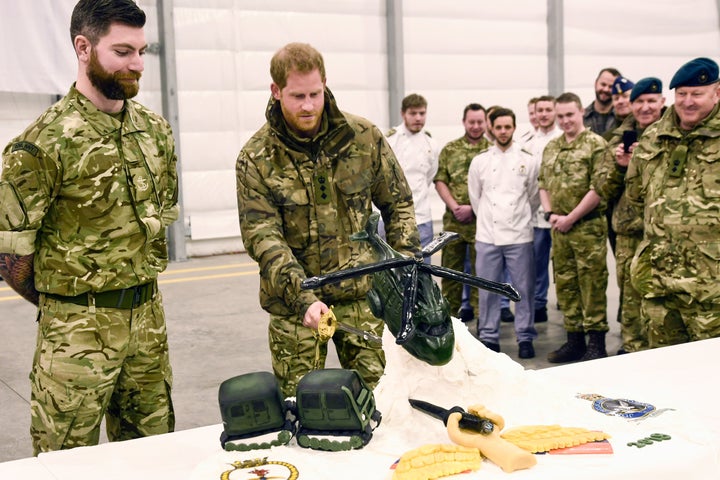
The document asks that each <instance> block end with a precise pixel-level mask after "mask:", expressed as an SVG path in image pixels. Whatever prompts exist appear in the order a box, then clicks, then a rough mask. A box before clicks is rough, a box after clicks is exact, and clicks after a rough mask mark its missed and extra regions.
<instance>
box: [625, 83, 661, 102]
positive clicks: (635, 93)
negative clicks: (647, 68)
mask: <svg viewBox="0 0 720 480" xmlns="http://www.w3.org/2000/svg"><path fill="white" fill-rule="evenodd" d="M645 93H662V82H661V81H660V79H659V78H655V77H646V78H643V79H642V80H638V82H637V83H636V84H635V86H634V87H633V89H632V92H631V93H630V101H631V102H634V101H635V99H637V98H638V97H639V96H640V95H643V94H645Z"/></svg>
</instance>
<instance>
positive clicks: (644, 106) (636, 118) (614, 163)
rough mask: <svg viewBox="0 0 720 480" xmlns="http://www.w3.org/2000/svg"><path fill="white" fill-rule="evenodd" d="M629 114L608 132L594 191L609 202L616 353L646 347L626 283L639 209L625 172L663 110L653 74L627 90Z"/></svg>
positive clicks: (638, 236)
mask: <svg viewBox="0 0 720 480" xmlns="http://www.w3.org/2000/svg"><path fill="white" fill-rule="evenodd" d="M627 93H628V96H629V99H630V110H631V112H630V114H629V115H628V116H627V118H625V120H624V121H623V123H622V124H621V125H620V126H619V127H618V128H616V129H615V130H613V131H612V135H610V136H609V138H608V147H607V149H606V151H605V157H604V159H603V166H602V170H603V172H604V174H603V175H601V176H600V178H601V180H600V181H599V182H598V184H597V185H596V188H597V192H598V194H599V195H600V196H602V197H603V198H604V199H605V200H606V201H607V202H608V205H612V211H611V223H612V225H611V226H612V229H613V231H614V232H615V234H616V245H615V273H616V276H617V283H618V286H619V289H620V305H619V307H620V310H619V312H618V320H620V322H621V325H620V332H621V336H622V348H621V349H620V350H619V351H618V354H620V353H627V352H637V351H640V350H645V349H647V343H648V342H647V332H646V331H645V328H644V324H643V322H642V321H641V318H640V302H641V296H640V294H639V293H638V291H637V290H635V288H634V287H633V286H632V284H631V283H630V262H631V261H632V258H633V255H634V254H635V250H636V249H637V246H638V245H639V244H640V242H641V241H642V238H643V219H642V212H641V211H639V210H637V209H636V208H635V206H634V205H632V204H631V203H630V202H629V201H628V198H627V195H626V192H625V173H626V171H627V167H628V163H629V162H630V157H631V153H630V152H631V151H632V149H633V145H634V144H635V141H634V140H633V136H635V137H639V136H641V135H642V134H643V132H644V131H645V129H646V128H647V127H648V126H650V125H651V124H653V123H655V122H656V121H658V120H659V119H660V117H661V116H662V113H663V111H664V108H665V107H664V105H665V97H663V95H662V82H661V81H660V79H658V78H655V77H648V78H643V79H642V80H640V81H638V82H637V83H636V84H635V86H634V87H632V90H631V91H629V92H627Z"/></svg>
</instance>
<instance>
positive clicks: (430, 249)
mask: <svg viewBox="0 0 720 480" xmlns="http://www.w3.org/2000/svg"><path fill="white" fill-rule="evenodd" d="M459 238H460V234H459V233H455V232H440V233H439V234H438V236H437V237H435V239H433V241H432V242H430V243H428V244H427V245H425V248H423V249H422V256H423V257H431V256H432V255H433V254H434V253H435V252H437V251H438V250H440V249H441V248H443V247H444V246H445V245H447V244H448V243H450V242H453V241H455V240H457V239H459Z"/></svg>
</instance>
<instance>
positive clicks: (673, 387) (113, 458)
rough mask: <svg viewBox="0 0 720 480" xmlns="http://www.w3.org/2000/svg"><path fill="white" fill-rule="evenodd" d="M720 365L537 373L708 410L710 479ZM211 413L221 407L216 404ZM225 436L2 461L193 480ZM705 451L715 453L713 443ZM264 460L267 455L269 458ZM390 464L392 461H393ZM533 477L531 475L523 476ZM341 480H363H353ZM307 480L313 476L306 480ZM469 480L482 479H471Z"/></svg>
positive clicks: (611, 365) (74, 477) (682, 352)
mask: <svg viewBox="0 0 720 480" xmlns="http://www.w3.org/2000/svg"><path fill="white" fill-rule="evenodd" d="M718 365H720V338H719V339H711V340H704V341H700V342H693V343H687V344H682V345H676V346H672V347H665V348H661V349H656V350H650V351H645V352H638V353H634V354H629V355H622V356H614V357H608V358H605V359H601V360H594V361H590V362H583V363H576V364H570V365H564V366H559V367H554V368H549V369H545V370H539V371H536V372H533V374H534V375H536V376H539V377H540V378H542V379H546V380H547V381H548V382H554V383H562V384H566V385H572V386H573V388H576V389H577V390H578V391H586V392H596V393H600V394H605V395H608V396H613V395H621V392H626V391H633V392H635V393H636V394H638V393H639V394H640V395H638V396H641V397H642V398H638V400H642V399H643V398H647V399H653V401H654V403H655V404H656V405H657V406H658V407H663V406H664V405H668V406H669V405H682V406H683V408H686V409H688V410H692V411H698V412H703V415H704V416H705V417H704V418H707V425H708V426H709V427H711V428H710V430H709V431H710V434H711V435H713V436H714V439H715V442H714V443H715V446H716V448H715V463H714V464H713V463H712V461H711V462H710V463H709V464H708V465H707V466H706V470H705V471H706V472H707V474H708V476H707V478H720V433H718V432H720V428H719V427H718V426H720V409H718V408H717V406H716V403H717V401H718V398H720V385H719V383H718V380H717V378H718V377H717V369H718ZM208 408H217V407H216V406H215V405H211V406H208ZM381 428H382V426H381ZM221 431H222V426H221V425H211V426H207V427H202V428H196V429H191V430H185V431H179V432H175V433H171V434H166V435H158V436H154V437H148V438H142V439H138V440H131V441H126V442H116V443H104V444H101V445H97V446H93V447H81V448H75V449H72V450H63V451H57V452H49V453H43V454H40V455H39V456H38V457H36V458H27V459H22V460H17V461H11V462H5V463H0V478H2V479H25V478H30V479H33V480H43V479H52V480H85V479H87V480H91V479H92V480H97V479H103V480H108V479H123V480H125V479H129V478H132V479H134V480H137V479H152V480H164V479H167V480H170V479H172V480H177V479H184V478H189V476H190V474H191V472H193V471H194V470H195V469H196V467H197V466H198V465H199V464H201V463H202V462H203V461H206V460H207V459H208V458H211V457H213V456H214V455H217V454H218V453H220V452H221V450H220V444H219V440H218V439H219V436H220V433H221ZM703 448H707V445H705V446H704V447H703ZM302 451H303V452H306V454H307V455H315V456H317V457H316V458H323V457H324V456H327V458H328V459H330V458H332V457H331V456H332V455H333V454H332V453H325V452H314V451H308V450H302ZM353 454H355V456H356V458H357V459H358V464H362V461H363V457H366V458H367V456H369V455H374V454H373V453H372V452H371V451H363V450H357V451H356V452H353ZM318 455H319V456H318ZM257 456H262V452H260V453H258V455H257ZM711 457H712V455H711ZM387 460H388V462H390V463H391V460H392V459H390V458H388V459H387ZM338 468H340V466H338ZM662 468H663V465H658V469H662ZM327 472H328V475H327V477H325V478H328V479H329V478H337V476H339V475H338V472H339V470H334V469H333V464H332V461H331V460H329V461H328V469H327ZM525 472H526V473H527V474H528V475H523V473H525ZM525 472H517V474H513V475H515V477H516V478H552V477H553V476H552V475H550V476H548V477H544V475H542V474H541V471H540V470H537V471H534V469H533V470H528V471H525ZM531 472H532V474H531ZM491 473H495V472H493V471H491V470H488V469H485V467H483V469H481V470H480V471H479V472H478V473H477V474H476V475H477V478H492V477H493V475H490V474H491ZM501 474H502V472H501ZM518 474H519V475H518ZM502 475H504V474H502ZM341 476H344V477H345V478H355V477H352V476H348V475H347V474H342V475H341ZM583 476H585V475H583ZM232 478H236V477H232ZM237 478H241V477H237ZM242 478H245V477H242ZM301 478H309V477H302V476H301ZM367 478H370V477H367ZM373 478H375V477H373ZM388 478H389V476H388ZM462 478H465V476H463V477H462ZM467 478H476V477H475V475H467ZM498 478H500V477H499V476H498ZM560 478H565V477H562V476H561V477H560Z"/></svg>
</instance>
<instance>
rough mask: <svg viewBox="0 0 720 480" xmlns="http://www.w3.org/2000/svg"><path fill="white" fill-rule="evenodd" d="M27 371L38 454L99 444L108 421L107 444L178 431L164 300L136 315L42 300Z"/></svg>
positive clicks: (157, 299) (145, 306)
mask: <svg viewBox="0 0 720 480" xmlns="http://www.w3.org/2000/svg"><path fill="white" fill-rule="evenodd" d="M39 308H40V310H39V318H38V321H39V325H38V336H37V347H36V350H35V358H34V360H33V368H32V372H31V373H30V385H31V397H30V409H31V422H30V434H31V436H32V442H33V450H34V452H35V455H37V454H38V453H40V452H47V451H51V450H60V449H68V448H73V447H78V446H84V445H96V444H97V443H98V440H99V437H100V424H101V422H102V419H103V416H104V417H105V423H106V428H107V436H108V439H109V440H110V441H120V440H128V439H132V438H138V437H144V436H148V435H155V434H160V433H168V432H172V431H173V430H174V428H175V414H174V411H173V406H172V401H171V398H170V391H171V385H172V371H171V368H170V362H169V356H168V343H167V332H166V329H165V314H164V312H163V307H162V297H161V295H160V294H159V293H158V294H157V295H156V296H155V298H154V299H153V300H151V301H148V302H146V303H145V304H143V305H141V306H139V307H137V308H135V309H133V310H129V309H115V308H97V309H96V311H95V312H94V313H92V312H91V311H90V309H89V308H88V307H86V306H80V305H75V304H72V303H66V302H61V301H58V300H54V299H50V298H46V297H45V296H44V295H42V296H41V300H40V307H39Z"/></svg>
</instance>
